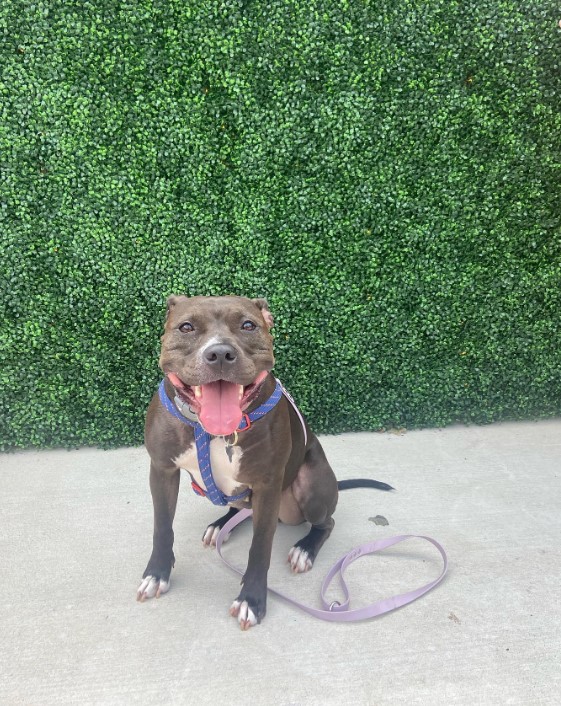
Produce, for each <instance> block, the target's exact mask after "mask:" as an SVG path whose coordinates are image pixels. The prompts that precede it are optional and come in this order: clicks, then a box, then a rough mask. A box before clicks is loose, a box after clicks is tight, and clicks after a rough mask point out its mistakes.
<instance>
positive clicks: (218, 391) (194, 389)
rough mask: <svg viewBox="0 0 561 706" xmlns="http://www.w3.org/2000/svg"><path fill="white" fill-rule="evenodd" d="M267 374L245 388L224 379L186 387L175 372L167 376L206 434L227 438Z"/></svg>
mask: <svg viewBox="0 0 561 706" xmlns="http://www.w3.org/2000/svg"><path fill="white" fill-rule="evenodd" d="M268 374H269V373H268V371H267V370H265V371H263V372H262V373H259V375H258V376H257V377H256V378H255V380H254V381H253V382H252V383H251V384H249V385H239V384H237V383H235V382H227V381H226V380H216V381H215V382H209V383H206V384H205V385H187V384H185V383H184V382H183V380H181V378H180V377H178V376H177V375H176V374H175V373H168V374H167V377H168V380H169V381H170V382H171V384H172V385H173V386H174V388H175V390H176V391H177V393H178V395H179V397H180V398H181V399H182V400H183V401H184V402H187V404H188V405H189V407H190V408H191V409H192V410H193V412H195V414H196V415H197V416H198V418H199V421H200V422H201V424H202V425H203V427H204V428H205V430H206V431H207V432H208V433H209V434H212V435H213V436H227V435H228V434H233V433H234V432H235V431H236V429H237V428H238V426H239V424H240V422H241V420H242V417H243V412H244V410H245V409H246V408H247V407H249V405H250V404H251V402H252V401H253V400H254V399H255V398H256V397H257V395H258V394H259V390H260V389H261V385H262V384H263V382H264V381H265V378H266V377H267V375H268Z"/></svg>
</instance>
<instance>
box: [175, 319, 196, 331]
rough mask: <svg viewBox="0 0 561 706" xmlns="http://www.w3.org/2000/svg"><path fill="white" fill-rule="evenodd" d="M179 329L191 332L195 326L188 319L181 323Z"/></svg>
mask: <svg viewBox="0 0 561 706" xmlns="http://www.w3.org/2000/svg"><path fill="white" fill-rule="evenodd" d="M179 330H180V331H181V333H191V331H194V330H195V327H194V326H193V324H192V323H191V322H190V321H185V322H184V323H182V324H181V326H180V327H179Z"/></svg>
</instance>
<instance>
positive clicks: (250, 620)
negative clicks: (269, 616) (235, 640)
mask: <svg viewBox="0 0 561 706" xmlns="http://www.w3.org/2000/svg"><path fill="white" fill-rule="evenodd" d="M230 615H233V616H234V618H237V619H238V623H239V624H240V628H241V629H242V630H249V628H252V627H253V626H254V625H257V618H256V617H255V614H254V613H253V611H252V610H251V608H250V607H249V605H248V603H247V601H234V602H233V603H232V605H231V606H230Z"/></svg>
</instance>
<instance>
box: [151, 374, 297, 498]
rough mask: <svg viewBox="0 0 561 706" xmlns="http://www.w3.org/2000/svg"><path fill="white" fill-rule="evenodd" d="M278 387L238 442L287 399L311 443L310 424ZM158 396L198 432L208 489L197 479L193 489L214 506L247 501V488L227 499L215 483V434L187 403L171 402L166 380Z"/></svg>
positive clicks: (248, 419) (243, 426)
mask: <svg viewBox="0 0 561 706" xmlns="http://www.w3.org/2000/svg"><path fill="white" fill-rule="evenodd" d="M276 383H277V384H276V386H275V389H274V391H273V394H272V395H271V396H270V397H269V399H268V400H267V401H266V402H264V403H263V404H262V405H261V406H260V407H257V409H254V410H253V412H249V414H244V415H243V417H242V421H241V422H240V425H239V427H238V428H237V429H236V431H235V432H234V438H236V437H237V434H238V432H244V431H247V430H248V429H249V428H250V427H251V425H252V424H253V422H256V421H257V420H258V419H261V417H264V416H265V415H266V414H267V412H270V411H271V410H272V409H273V408H274V407H275V406H276V405H277V404H278V402H279V400H280V398H281V397H282V396H283V395H284V396H285V397H286V399H287V400H288V401H289V402H290V404H291V405H292V406H293V407H294V409H295V411H296V413H297V415H298V418H299V419H300V422H301V423H302V428H303V430H304V443H307V434H306V424H305V423H304V418H303V417H302V414H301V413H300V410H299V409H298V407H297V406H296V403H295V402H294V400H293V399H292V397H291V396H290V395H289V394H288V392H287V391H286V390H285V389H284V387H283V386H282V383H281V382H280V381H279V380H277V381H276ZM158 394H159V397H160V402H161V403H162V405H163V406H164V407H165V408H166V410H167V411H168V412H169V413H170V414H173V416H174V417H175V418H176V419H179V420H180V421H181V422H183V423H184V424H188V425H189V426H190V427H193V429H194V430H195V445H196V447H197V461H198V464H199V470H200V472H201V477H202V479H203V482H204V484H205V486H206V490H205V489H204V488H201V486H200V485H198V484H197V483H196V482H195V481H194V480H193V479H191V481H192V482H191V487H192V488H193V491H194V492H195V493H196V494H197V495H201V496H203V497H207V498H208V499H209V500H210V501H211V502H212V503H214V505H228V504H230V503H233V502H237V501H239V500H243V499H244V498H247V496H248V495H250V493H251V488H246V490H244V491H243V492H241V493H239V494H238V495H225V494H224V493H223V492H222V491H221V490H220V488H218V486H217V485H216V483H215V482H214V476H213V475H212V467H211V464H210V441H211V439H212V436H211V434H209V433H208V432H207V431H205V429H204V428H203V426H202V425H201V424H200V422H199V421H198V418H197V416H196V415H195V414H194V413H192V412H191V411H190V410H189V408H188V406H187V405H185V403H183V402H182V400H180V399H179V397H176V398H175V400H174V402H172V401H171V400H170V398H169V397H168V396H167V393H166V390H165V386H164V380H162V382H161V383H160V387H159V388H158ZM186 407H187V409H186ZM180 410H181V411H180ZM187 415H189V416H187Z"/></svg>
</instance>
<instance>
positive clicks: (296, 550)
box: [288, 547, 314, 574]
mask: <svg viewBox="0 0 561 706" xmlns="http://www.w3.org/2000/svg"><path fill="white" fill-rule="evenodd" d="M288 562H289V564H290V568H291V569H292V571H293V572H294V573H295V574H303V573H305V572H306V571H309V570H310V569H311V568H312V565H313V563H314V562H313V561H312V560H311V559H310V557H309V555H308V552H307V551H306V550H305V549H302V548H301V547H292V549H291V550H290V551H289V552H288Z"/></svg>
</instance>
